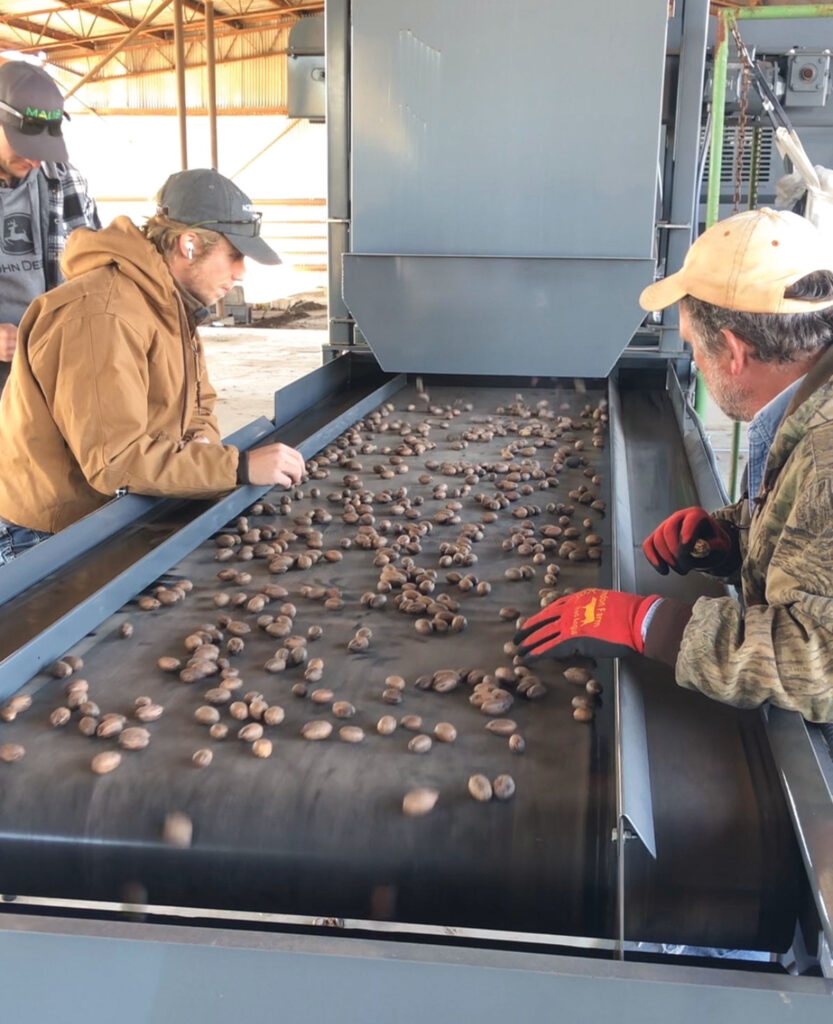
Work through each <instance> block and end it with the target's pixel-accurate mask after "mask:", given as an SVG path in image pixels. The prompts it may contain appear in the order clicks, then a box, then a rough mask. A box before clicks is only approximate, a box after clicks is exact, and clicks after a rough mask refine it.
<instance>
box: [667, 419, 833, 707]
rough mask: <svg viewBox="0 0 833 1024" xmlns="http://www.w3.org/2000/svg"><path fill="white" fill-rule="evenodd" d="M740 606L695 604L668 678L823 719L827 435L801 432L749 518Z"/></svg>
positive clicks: (829, 483) (829, 479)
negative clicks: (780, 470)
mask: <svg viewBox="0 0 833 1024" xmlns="http://www.w3.org/2000/svg"><path fill="white" fill-rule="evenodd" d="M742 583H743V595H744V601H745V604H746V608H745V610H742V609H741V607H740V606H739V605H738V604H737V602H736V601H734V600H733V599H732V598H730V597H725V598H724V597H721V598H706V597H703V598H700V600H699V601H697V603H696V604H695V605H694V611H693V614H692V617H691V619H690V621H689V623H688V625H687V627H686V630H685V633H684V634H683V641H682V645H681V647H680V653H679V655H678V657H677V663H676V678H677V682H678V683H679V684H680V685H681V686H684V687H687V688H689V689H695V690H700V691H701V692H702V693H704V694H706V695H707V696H709V697H712V698H714V699H715V700H720V701H724V702H725V703H728V704H734V705H735V706H736V707H747V708H748V707H755V706H757V705H759V704H762V703H763V702H764V701H767V700H769V701H772V703H773V704H776V705H777V706H779V707H782V708H787V709H789V710H794V711H799V712H801V714H802V715H804V717H805V718H807V719H808V720H809V721H812V722H822V721H833V432H831V429H830V426H829V425H828V426H827V427H825V428H823V429H821V430H811V431H809V432H808V433H807V434H806V435H805V436H804V438H803V439H802V440H801V442H800V443H799V444H798V445H797V447H796V448H795V450H794V451H793V452H792V456H791V458H789V459H788V461H787V462H786V464H785V465H784V467H783V470H782V472H781V473H780V475H779V476H778V479H777V482H776V484H775V486H774V488H773V490H772V491H771V493H770V494H769V495H767V498H766V501H765V502H764V504H763V505H762V507H761V508H760V510H759V511H758V512H756V514H755V516H754V517H753V518H752V520H751V523H750V527H749V533H748V539H747V551H746V557H745V560H744V565H743V570H742Z"/></svg>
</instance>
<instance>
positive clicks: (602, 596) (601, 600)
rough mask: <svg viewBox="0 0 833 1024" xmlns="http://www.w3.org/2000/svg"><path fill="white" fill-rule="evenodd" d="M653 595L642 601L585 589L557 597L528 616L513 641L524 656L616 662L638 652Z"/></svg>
mask: <svg viewBox="0 0 833 1024" xmlns="http://www.w3.org/2000/svg"><path fill="white" fill-rule="evenodd" d="M661 600H662V598H660V597H659V595H657V594H652V595H651V596H650V597H643V596H642V595H641V594H627V593H624V592H623V591H621V590H601V589H599V588H598V587H591V588H589V589H588V590H579V591H578V592H577V593H575V594H568V595H566V596H565V597H559V598H558V599H557V600H555V601H553V602H552V604H548V605H547V607H546V608H543V609H542V610H541V611H540V612H538V613H537V614H535V615H533V616H531V617H530V618H528V619H527V620H526V621H525V622H524V624H523V625H522V626H521V628H520V629H519V630H518V632H517V633H516V634H515V638H514V642H515V644H516V646H517V647H518V651H519V653H520V654H522V655H523V656H524V657H525V658H527V659H531V658H541V657H550V658H572V657H573V656H574V655H577V654H578V655H583V656H585V657H590V658H618V657H622V656H623V655H626V654H632V653H633V652H634V651H636V652H637V653H638V654H642V653H643V652H644V650H645V640H644V638H643V636H642V626H643V623H644V621H645V616H646V615H647V614H648V611H649V610H650V608H651V607H652V605H653V604H654V603H655V602H657V601H661Z"/></svg>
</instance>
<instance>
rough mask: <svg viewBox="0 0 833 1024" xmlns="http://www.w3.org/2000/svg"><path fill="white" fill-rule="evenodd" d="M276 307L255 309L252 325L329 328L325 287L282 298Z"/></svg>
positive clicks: (310, 328) (308, 328)
mask: <svg viewBox="0 0 833 1024" xmlns="http://www.w3.org/2000/svg"><path fill="white" fill-rule="evenodd" d="M276 305H277V308H276V309H269V310H263V315H261V311H260V310H255V311H253V317H257V319H255V320H253V322H252V326H253V327H256V328H258V329H260V328H262V327H266V328H283V327H291V328H295V329H301V330H307V331H326V330H327V293H326V290H325V289H324V288H317V289H315V290H314V291H310V292H301V293H299V294H297V295H290V296H289V297H288V298H286V299H281V300H279V302H278V303H277V304H276Z"/></svg>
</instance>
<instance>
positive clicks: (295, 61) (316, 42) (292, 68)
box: [287, 14, 326, 122]
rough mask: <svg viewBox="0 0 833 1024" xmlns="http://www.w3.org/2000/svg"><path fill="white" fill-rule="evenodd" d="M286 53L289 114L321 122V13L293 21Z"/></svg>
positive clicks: (322, 68) (322, 27)
mask: <svg viewBox="0 0 833 1024" xmlns="http://www.w3.org/2000/svg"><path fill="white" fill-rule="evenodd" d="M287 53H288V60H287V68H288V76H289V77H288V104H287V105H288V110H287V114H288V116H289V117H304V118H306V119H307V120H309V121H316V122H322V121H323V120H324V111H325V100H326V89H325V84H324V83H325V78H326V75H325V66H324V16H323V14H319V15H313V16H311V17H308V18H301V19H300V20H298V21H296V22H295V24H294V25H293V26H292V29H291V30H290V33H289V45H288V47H287Z"/></svg>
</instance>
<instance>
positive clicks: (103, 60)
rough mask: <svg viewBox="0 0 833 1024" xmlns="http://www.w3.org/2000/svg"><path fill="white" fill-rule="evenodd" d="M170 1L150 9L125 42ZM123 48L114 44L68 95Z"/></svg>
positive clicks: (92, 76)
mask: <svg viewBox="0 0 833 1024" xmlns="http://www.w3.org/2000/svg"><path fill="white" fill-rule="evenodd" d="M170 3H171V0H162V3H160V4H159V5H158V7H154V9H153V10H152V11H149V12H148V13H147V14H146V15H145V17H144V18H142V20H141V21H140V22H139V24H138V25H136V27H135V28H133V29H131V30H130V32H128V33H127V35H126V36H125V37H124V39H123V43H126V42H129V40H130V39H132V38H133V36H135V35H138V33H139V32H140V31H141V30H142V29H143V28H144V27H145V26H146V25H149V24H150V23H151V22H152V21H153V19H154V18H155V17H156V16H157V15H158V14H161V13H162V11H164V10H165V8H166V7H168V6H169V4H170ZM123 43H122V45H123ZM121 48H122V47H121V45H117V46H114V47H113V49H112V50H110V52H109V53H107V54H105V55H104V57H102V58H101V60H100V61H98V63H97V64H96V65H95V67H93V68H91V69H90V71H88V72H87V74H86V75H84V76H83V78H80V79H79V80H78V81H77V82H76V83H75V85H73V87H72V88H71V89H70V90H69V92H68V93H67V96H68V97H69V96H72V94H73V93H74V92H77V91H78V90H79V89H80V88H81V86H82V85H85V84H86V83H87V82H89V81H90V80H91V79H92V78H95V76H96V75H97V74H98V72H99V71H100V70H101V68H103V67H104V65H105V64H107V63H108V62H109V61H111V60H112V59H113V57H115V56H116V54H117V53H119V52H120V50H121Z"/></svg>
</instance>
